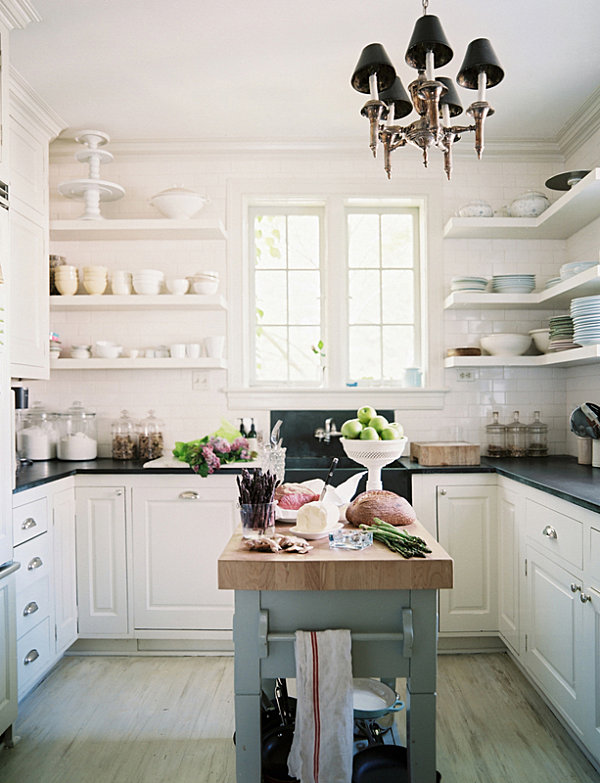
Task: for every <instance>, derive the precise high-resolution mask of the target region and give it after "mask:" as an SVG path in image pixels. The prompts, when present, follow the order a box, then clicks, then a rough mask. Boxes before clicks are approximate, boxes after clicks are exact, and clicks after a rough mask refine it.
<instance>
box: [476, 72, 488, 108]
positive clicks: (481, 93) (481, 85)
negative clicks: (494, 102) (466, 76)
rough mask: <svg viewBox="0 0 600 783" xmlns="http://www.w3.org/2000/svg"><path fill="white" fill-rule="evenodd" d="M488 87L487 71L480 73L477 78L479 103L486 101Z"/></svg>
mask: <svg viewBox="0 0 600 783" xmlns="http://www.w3.org/2000/svg"><path fill="white" fill-rule="evenodd" d="M486 87H487V75H486V72H485V71H479V74H478V76H477V90H478V93H477V100H478V101H481V102H483V101H485V90H486Z"/></svg>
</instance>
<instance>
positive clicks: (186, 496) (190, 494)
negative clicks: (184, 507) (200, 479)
mask: <svg viewBox="0 0 600 783" xmlns="http://www.w3.org/2000/svg"><path fill="white" fill-rule="evenodd" d="M179 497H180V498H181V500H200V493H199V492H195V491H194V490H191V489H190V490H188V491H187V492H181V493H180V494H179Z"/></svg>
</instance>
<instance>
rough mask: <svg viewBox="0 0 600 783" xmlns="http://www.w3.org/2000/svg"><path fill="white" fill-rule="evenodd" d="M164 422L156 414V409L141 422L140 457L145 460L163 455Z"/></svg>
mask: <svg viewBox="0 0 600 783" xmlns="http://www.w3.org/2000/svg"><path fill="white" fill-rule="evenodd" d="M162 429H163V423H162V422H161V421H158V419H157V418H156V417H155V416H154V411H148V415H147V416H146V418H145V419H143V420H142V421H141V422H140V430H139V433H140V434H139V436H138V451H139V457H140V459H141V460H142V461H143V462H147V461H148V460H151V459H158V458H159V457H162V453H163V433H162Z"/></svg>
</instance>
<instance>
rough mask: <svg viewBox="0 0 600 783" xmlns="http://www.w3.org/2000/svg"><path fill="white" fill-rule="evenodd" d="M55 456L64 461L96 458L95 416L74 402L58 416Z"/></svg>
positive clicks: (96, 435)
mask: <svg viewBox="0 0 600 783" xmlns="http://www.w3.org/2000/svg"><path fill="white" fill-rule="evenodd" d="M58 427H59V437H58V445H57V449H56V451H57V456H58V458H59V459H64V460H88V459H96V457H97V456H98V434H97V431H96V414H95V413H94V412H93V411H86V410H85V408H84V407H83V404H82V403H81V402H79V401H76V402H74V403H73V405H71V407H70V408H69V409H68V410H67V411H66V412H65V413H60V414H59V415H58Z"/></svg>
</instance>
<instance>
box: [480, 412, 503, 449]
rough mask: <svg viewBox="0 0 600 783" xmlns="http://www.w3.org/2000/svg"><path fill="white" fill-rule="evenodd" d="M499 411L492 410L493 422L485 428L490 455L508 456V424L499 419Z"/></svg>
mask: <svg viewBox="0 0 600 783" xmlns="http://www.w3.org/2000/svg"><path fill="white" fill-rule="evenodd" d="M498 416H499V413H498V411H492V423H491V424H488V425H487V427H486V428H485V431H486V435H487V452H486V456H488V457H507V456H508V449H507V447H506V425H505V424H500V422H499V421H498Z"/></svg>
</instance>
